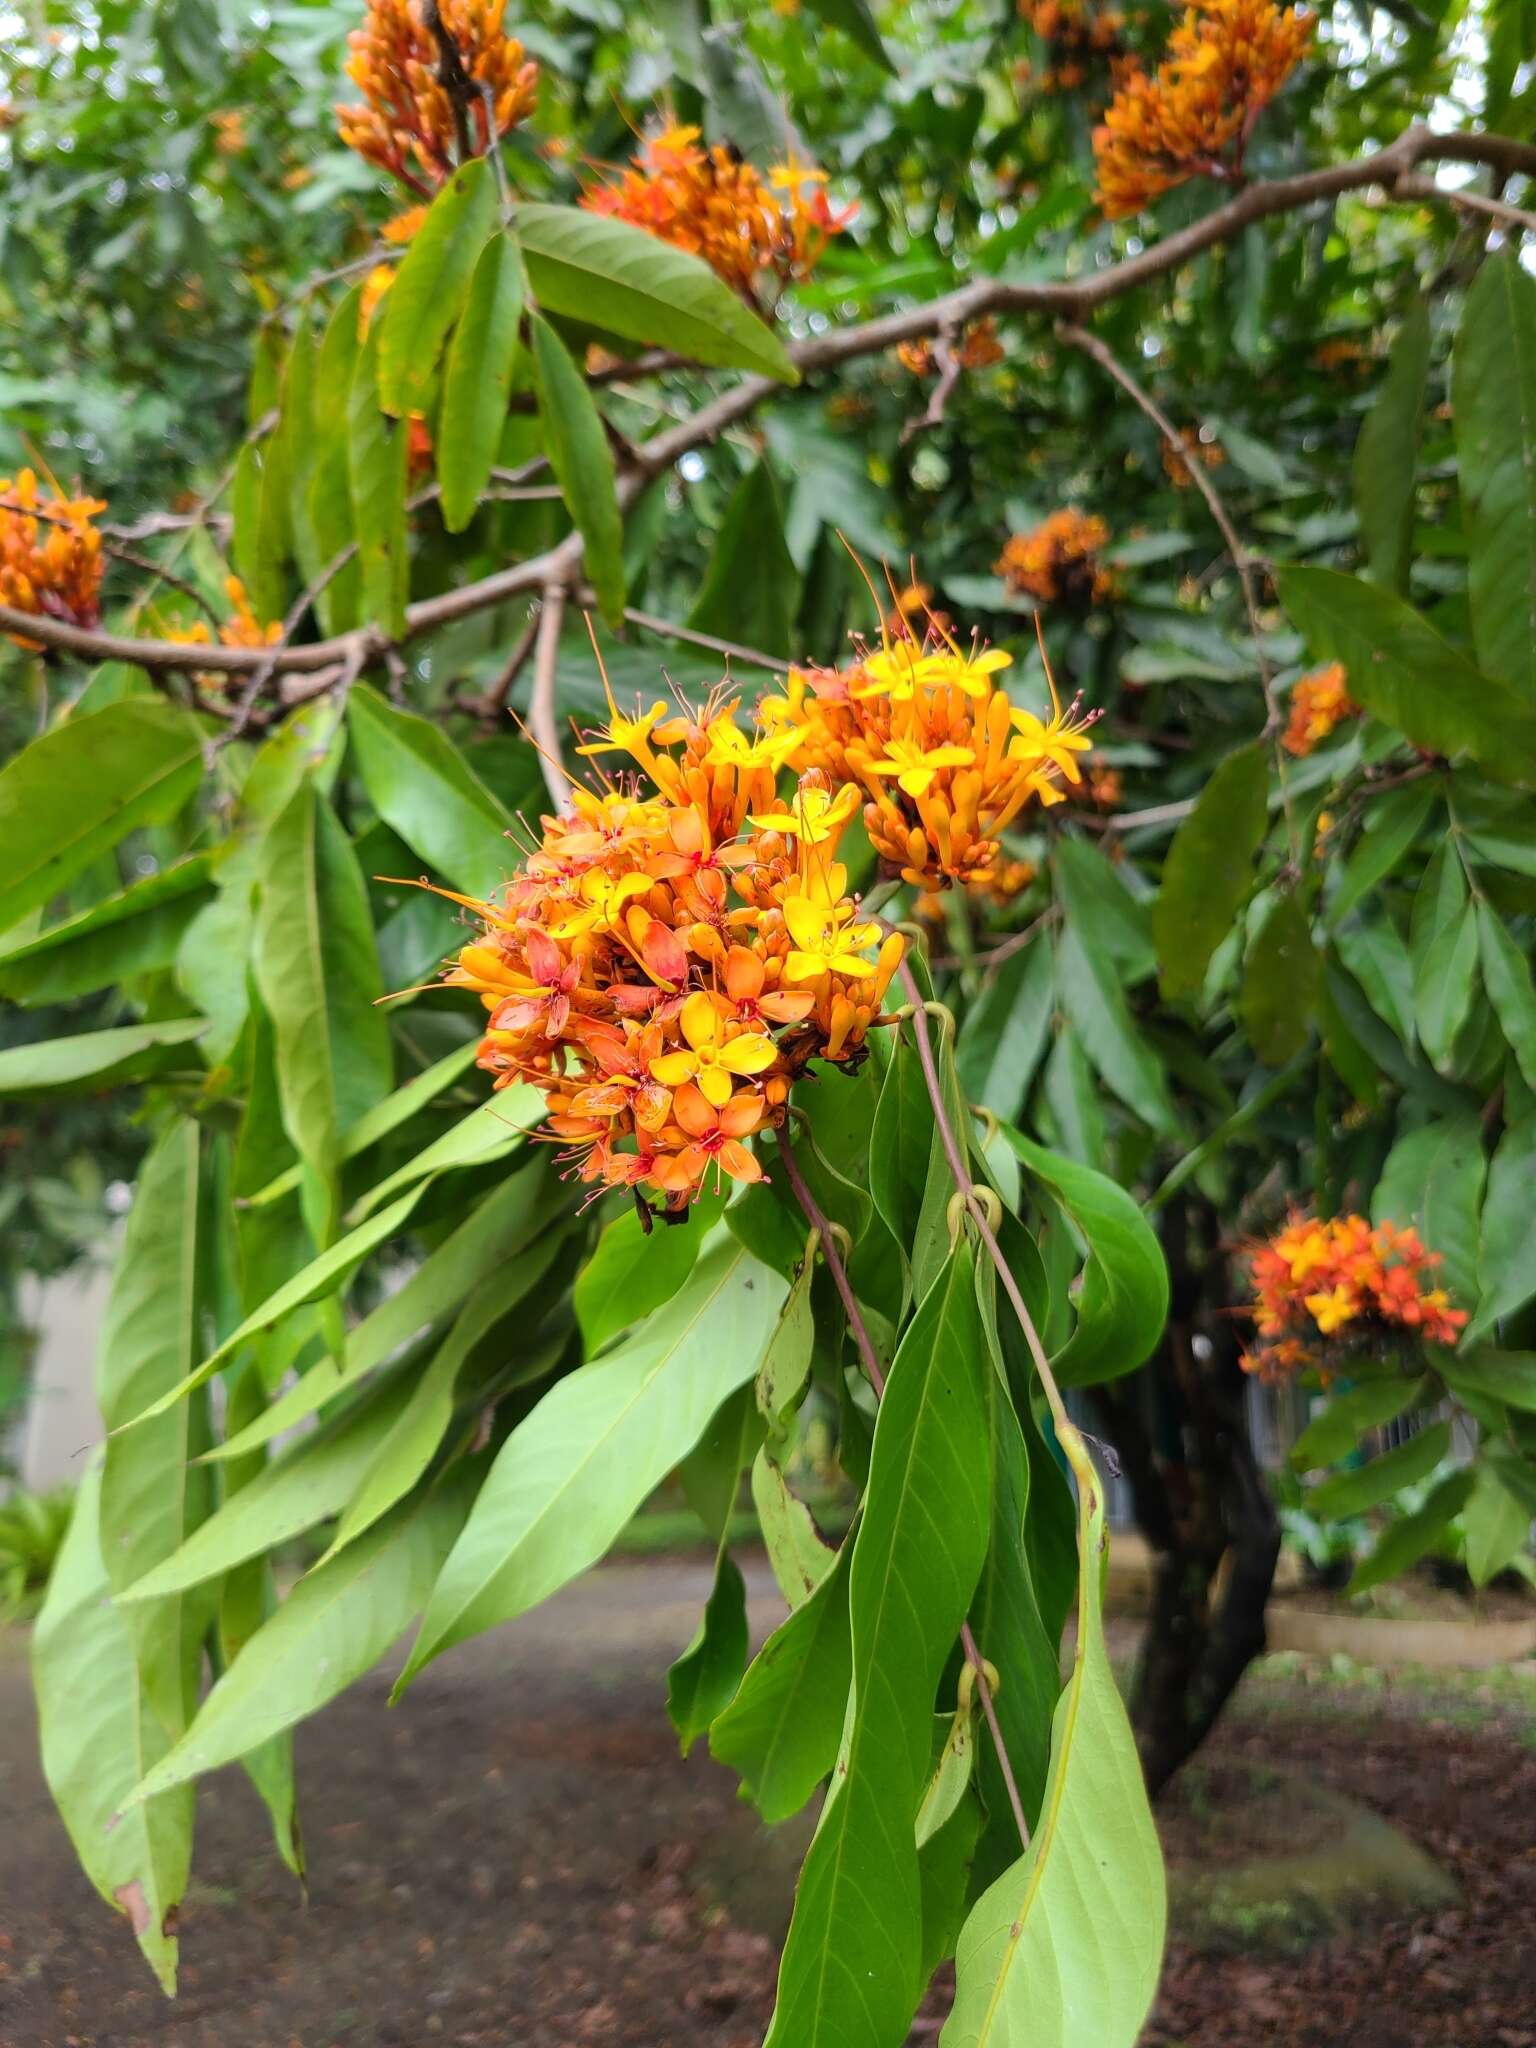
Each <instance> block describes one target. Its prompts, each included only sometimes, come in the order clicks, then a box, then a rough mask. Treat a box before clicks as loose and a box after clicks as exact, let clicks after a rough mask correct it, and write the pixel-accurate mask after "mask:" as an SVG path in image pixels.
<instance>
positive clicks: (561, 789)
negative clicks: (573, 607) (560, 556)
mask: <svg viewBox="0 0 1536 2048" xmlns="http://www.w3.org/2000/svg"><path fill="white" fill-rule="evenodd" d="M565 593H566V586H565V584H563V583H559V582H553V581H552V582H549V583H546V584H545V586H544V601H543V604H542V606H541V607H540V611H539V621H538V636H537V639H536V641H535V643H534V657H533V695H532V696H531V697H530V699H529V701H528V731H529V734H530V735H531V737H532V740H533V744H534V745H535V746H536V747H537V748H538V750H539V766H540V767H541V768H542V769H543V770H544V785H545V787H546V788H547V789H548V791H549V796H550V801H551V803H553V805H554V807H555V809H556V811H563V810H564V809H565V806H566V802H567V800H568V799H569V797H570V793H571V778H570V777H569V776H568V775H567V774H566V772H565V763H564V760H563V759H562V756H561V751H560V727H559V724H558V722H557V720H556V717H555V670H556V664H557V663H558V661H559V659H560V628H561V625H562V624H563V623H564V620H565Z"/></svg>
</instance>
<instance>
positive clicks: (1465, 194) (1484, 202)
mask: <svg viewBox="0 0 1536 2048" xmlns="http://www.w3.org/2000/svg"><path fill="white" fill-rule="evenodd" d="M1391 196H1392V197H1393V198H1394V199H1438V200H1441V201H1442V202H1443V203H1444V204H1445V205H1447V206H1456V207H1460V208H1461V209H1462V211H1463V212H1465V213H1476V214H1481V215H1482V216H1483V218H1484V219H1488V220H1496V221H1498V222H1499V224H1500V225H1501V226H1504V227H1513V228H1524V229H1526V230H1527V232H1536V213H1530V212H1528V211H1527V209H1526V208H1525V207H1523V206H1511V205H1510V203H1509V201H1508V200H1507V199H1494V198H1492V197H1490V195H1489V194H1488V193H1486V192H1469V191H1466V190H1464V189H1462V188H1460V187H1458V186H1451V185H1437V184H1435V183H1434V181H1433V180H1432V179H1430V178H1399V179H1398V180H1397V182H1396V183H1395V184H1394V185H1393V187H1392V195H1391Z"/></svg>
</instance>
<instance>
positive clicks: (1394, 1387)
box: [1290, 1374, 1427, 1472]
mask: <svg viewBox="0 0 1536 2048" xmlns="http://www.w3.org/2000/svg"><path fill="white" fill-rule="evenodd" d="M1426 1397H1427V1389H1426V1385H1425V1382H1424V1381H1423V1380H1417V1379H1409V1378H1407V1377H1405V1376H1404V1375H1402V1374H1397V1375H1394V1376H1393V1378H1391V1379H1385V1380H1367V1381H1365V1383H1364V1384H1363V1385H1362V1386H1358V1387H1351V1388H1350V1389H1349V1391H1348V1392H1347V1393H1344V1394H1335V1395H1334V1396H1333V1398H1332V1399H1331V1400H1330V1401H1329V1403H1328V1405H1327V1407H1326V1408H1324V1410H1323V1411H1322V1413H1321V1414H1320V1415H1315V1416H1314V1417H1313V1418H1312V1420H1311V1421H1310V1422H1309V1423H1308V1424H1307V1426H1306V1428H1305V1429H1304V1430H1303V1431H1302V1432H1301V1435H1300V1436H1299V1437H1298V1438H1297V1439H1296V1441H1295V1443H1294V1444H1293V1445H1292V1446H1291V1453H1290V1457H1291V1464H1292V1465H1293V1466H1294V1468H1295V1469H1296V1471H1298V1472H1314V1471H1316V1470H1317V1469H1318V1468H1319V1467H1320V1466H1323V1465H1334V1464H1337V1463H1338V1461H1339V1459H1340V1458H1343V1457H1347V1456H1348V1454H1349V1453H1350V1452H1351V1451H1352V1450H1353V1449H1354V1448H1355V1445H1356V1444H1357V1443H1358V1442H1359V1441H1360V1439H1361V1437H1363V1436H1364V1435H1365V1433H1366V1431H1367V1430H1371V1429H1380V1428H1381V1427H1382V1426H1383V1425H1384V1424H1385V1423H1388V1422H1393V1421H1395V1420H1396V1418H1397V1417H1398V1416H1399V1415H1401V1414H1402V1413H1403V1412H1404V1410H1405V1409H1408V1408H1412V1407H1414V1406H1416V1405H1418V1404H1420V1403H1422V1402H1423V1401H1424V1400H1425V1399H1426Z"/></svg>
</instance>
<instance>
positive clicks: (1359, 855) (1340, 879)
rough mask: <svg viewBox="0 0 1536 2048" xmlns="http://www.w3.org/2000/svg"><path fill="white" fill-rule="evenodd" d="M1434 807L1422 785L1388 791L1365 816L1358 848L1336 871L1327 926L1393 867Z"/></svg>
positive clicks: (1431, 794) (1430, 793) (1344, 914)
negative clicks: (1335, 883) (1335, 884)
mask: <svg viewBox="0 0 1536 2048" xmlns="http://www.w3.org/2000/svg"><path fill="white" fill-rule="evenodd" d="M1434 805H1435V791H1434V790H1433V789H1427V788H1425V786H1424V784H1423V783H1420V782H1413V783H1409V784H1408V785H1407V787H1406V788H1403V789H1394V790H1389V791H1388V793H1387V794H1386V795H1385V796H1384V797H1381V798H1379V799H1377V800H1376V801H1374V802H1373V803H1372V804H1371V805H1370V806H1369V807H1368V809H1367V811H1366V814H1365V830H1364V831H1363V832H1362V833H1361V835H1360V841H1359V844H1358V845H1357V846H1356V847H1355V849H1354V851H1353V852H1352V853H1351V854H1350V856H1349V859H1348V860H1347V861H1345V862H1344V863H1343V864H1342V866H1341V867H1340V869H1339V872H1338V875H1337V877H1336V882H1337V886H1336V887H1335V889H1334V891H1333V894H1332V895H1331V897H1330V898H1329V902H1328V922H1329V923H1330V924H1337V923H1338V922H1339V920H1340V919H1341V918H1344V917H1347V916H1348V914H1349V912H1350V911H1351V910H1353V909H1354V907H1355V905H1356V904H1357V903H1359V902H1361V901H1362V900H1363V899H1364V898H1366V897H1368V896H1369V895H1370V894H1371V893H1372V892H1373V891H1374V890H1375V889H1376V887H1377V886H1378V884H1380V883H1381V882H1384V881H1385V880H1386V878H1387V876H1388V875H1389V874H1391V873H1392V872H1393V870H1394V869H1395V868H1396V867H1397V865H1398V863H1399V862H1400V861H1401V860H1402V858H1403V856H1404V855H1405V854H1406V853H1407V851H1408V849H1409V847H1410V846H1412V844H1413V842H1414V841H1415V839H1417V837H1418V836H1419V833H1420V831H1421V830H1422V829H1423V827H1424V825H1425V823H1426V821H1427V819H1428V817H1429V814H1430V812H1431V810H1432V809H1433V808H1434Z"/></svg>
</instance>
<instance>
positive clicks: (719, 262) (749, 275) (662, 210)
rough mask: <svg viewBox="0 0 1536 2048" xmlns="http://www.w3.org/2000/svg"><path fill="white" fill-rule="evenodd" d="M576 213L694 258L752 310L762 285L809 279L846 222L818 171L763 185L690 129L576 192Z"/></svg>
mask: <svg viewBox="0 0 1536 2048" xmlns="http://www.w3.org/2000/svg"><path fill="white" fill-rule="evenodd" d="M581 204H582V205H583V206H584V207H585V208H586V209H587V211H588V212H589V213H602V214H608V215H610V216H611V217H612V218H613V219H615V220H623V221H628V222H629V223H630V225H631V226H632V227H637V228H644V230H645V231H646V233H647V234H650V235H655V236H656V237H657V238H658V239H659V240H661V241H663V242H670V243H671V244H672V246H673V247H674V248H676V249H684V250H686V251H687V252H688V254H689V255H691V256H698V257H700V258H702V260H703V261H704V262H705V263H707V264H708V265H709V267H710V269H711V270H713V271H714V273H715V275H716V276H717V277H719V278H722V279H723V280H724V282H725V283H726V284H728V285H729V286H730V287H731V289H732V290H733V291H735V292H738V293H740V295H741V296H742V298H744V299H746V300H747V301H748V302H749V303H752V304H755V303H756V292H757V286H758V281H759V279H760V278H762V277H763V276H765V275H768V276H773V277H776V278H777V279H778V280H779V282H780V283H781V284H787V283H790V282H791V281H792V280H794V279H796V278H806V277H809V276H810V274H811V272H812V271H813V270H814V269H815V267H816V265H817V263H818V262H819V261H820V259H821V254H822V251H823V250H824V249H825V248H826V246H827V243H828V241H829V240H830V239H831V237H832V236H833V235H836V234H841V232H842V231H843V229H844V228H846V227H847V225H848V223H849V221H850V220H851V219H852V218H853V214H854V209H853V208H852V207H851V206H850V207H848V208H847V209H846V210H845V211H843V212H841V213H839V212H837V211H835V210H834V209H833V207H832V205H831V204H830V202H829V201H828V199H827V191H826V178H825V175H824V173H822V172H821V171H817V170H811V169H809V168H808V167H807V166H805V165H804V164H797V163H794V162H790V163H787V164H778V165H775V166H774V168H773V169H772V170H770V171H769V173H768V177H767V180H766V181H765V180H764V179H763V178H762V176H761V175H760V174H759V172H758V171H757V170H756V169H755V168H754V167H753V165H751V164H749V163H748V162H747V161H746V160H745V158H744V157H742V156H741V155H740V154H739V152H738V151H736V150H735V149H733V148H731V146H730V145H729V144H727V143H723V142H717V143H714V144H713V145H711V146H709V147H706V146H705V145H704V144H703V142H702V141H701V139H700V135H699V131H698V129H697V128H691V127H685V126H680V125H677V124H674V125H673V126H671V127H668V128H664V129H663V130H662V131H661V132H660V134H658V135H652V136H649V137H648V138H647V139H646V140H645V141H643V142H642V143H641V145H640V149H639V152H638V153H637V155H636V157H635V160H634V162H633V163H632V164H631V165H629V167H628V168H627V169H625V170H623V171H621V172H620V173H619V174H618V176H617V177H616V178H613V179H610V180H608V181H606V182H604V183H602V184H598V185H594V186H592V187H591V188H590V189H589V190H587V191H586V192H584V193H583V194H582V195H581Z"/></svg>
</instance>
